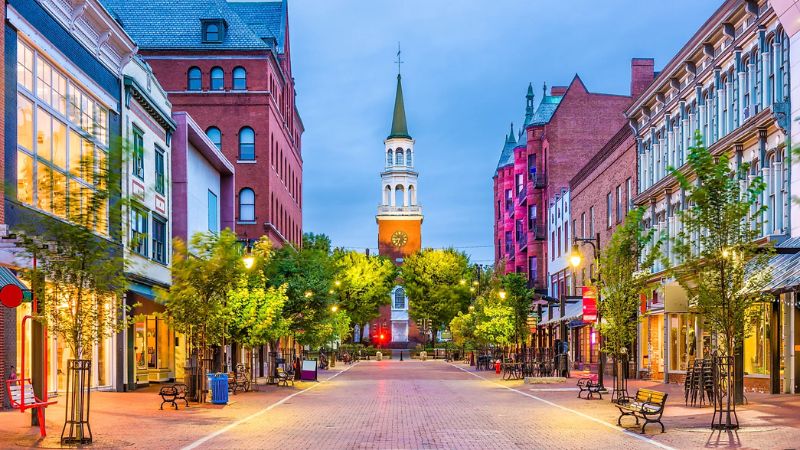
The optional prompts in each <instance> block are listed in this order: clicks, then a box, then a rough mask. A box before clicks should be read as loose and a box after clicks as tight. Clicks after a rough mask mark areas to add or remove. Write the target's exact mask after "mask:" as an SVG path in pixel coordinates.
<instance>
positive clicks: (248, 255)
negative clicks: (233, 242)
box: [242, 239, 256, 270]
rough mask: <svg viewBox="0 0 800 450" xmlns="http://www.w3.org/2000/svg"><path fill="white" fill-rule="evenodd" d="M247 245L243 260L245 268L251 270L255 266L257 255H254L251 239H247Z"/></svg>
mask: <svg viewBox="0 0 800 450" xmlns="http://www.w3.org/2000/svg"><path fill="white" fill-rule="evenodd" d="M245 243H246V244H245V247H244V256H242V262H243V263H244V268H245V269H247V270H250V269H252V268H253V265H254V264H255V263H256V257H255V255H253V246H252V245H251V244H250V239H245Z"/></svg>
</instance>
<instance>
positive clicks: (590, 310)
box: [583, 286, 597, 323]
mask: <svg viewBox="0 0 800 450" xmlns="http://www.w3.org/2000/svg"><path fill="white" fill-rule="evenodd" d="M596 321H597V288H596V287H594V286H584V287H583V322H584V323H592V322H596Z"/></svg>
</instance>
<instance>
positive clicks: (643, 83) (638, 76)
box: [631, 58, 655, 98]
mask: <svg viewBox="0 0 800 450" xmlns="http://www.w3.org/2000/svg"><path fill="white" fill-rule="evenodd" d="M654 64H655V63H654V61H653V58H633V59H631V97H633V98H637V97H639V95H641V93H642V92H644V91H645V89H647V87H648V86H650V83H652V82H653V80H654V79H655V72H654V71H653V66H654Z"/></svg>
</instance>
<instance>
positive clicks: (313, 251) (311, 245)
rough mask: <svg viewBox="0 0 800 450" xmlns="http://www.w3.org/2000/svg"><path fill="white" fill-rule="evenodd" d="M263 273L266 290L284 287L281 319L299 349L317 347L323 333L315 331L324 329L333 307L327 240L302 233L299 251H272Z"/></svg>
mask: <svg viewBox="0 0 800 450" xmlns="http://www.w3.org/2000/svg"><path fill="white" fill-rule="evenodd" d="M264 273H265V275H266V277H267V282H268V284H269V285H270V286H272V287H279V286H282V285H284V284H285V285H286V295H287V301H286V304H285V305H284V308H283V310H284V317H285V318H287V319H289V320H290V321H291V322H290V324H289V331H290V333H291V334H293V335H294V336H295V338H296V339H297V341H298V342H299V343H301V344H303V345H316V344H318V343H319V341H320V339H321V338H320V335H322V334H324V333H322V332H320V330H318V329H317V328H318V327H323V326H325V320H326V319H327V317H328V315H329V313H330V307H331V306H332V305H333V295H332V294H331V293H330V291H331V287H332V286H333V277H334V273H335V267H334V264H333V259H332V257H331V242H330V239H329V238H328V237H327V236H325V235H322V234H313V233H306V234H305V235H304V236H303V246H302V247H301V248H300V249H296V248H295V247H293V246H292V245H288V244H287V245H284V246H283V247H282V248H280V249H278V250H276V251H274V252H273V253H272V256H271V257H270V260H269V261H268V262H267V264H266V266H265V268H264Z"/></svg>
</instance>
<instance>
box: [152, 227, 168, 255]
mask: <svg viewBox="0 0 800 450" xmlns="http://www.w3.org/2000/svg"><path fill="white" fill-rule="evenodd" d="M153 260H155V261H157V262H160V263H161V264H166V263H167V222H166V221H165V220H163V219H161V218H159V217H153Z"/></svg>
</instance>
